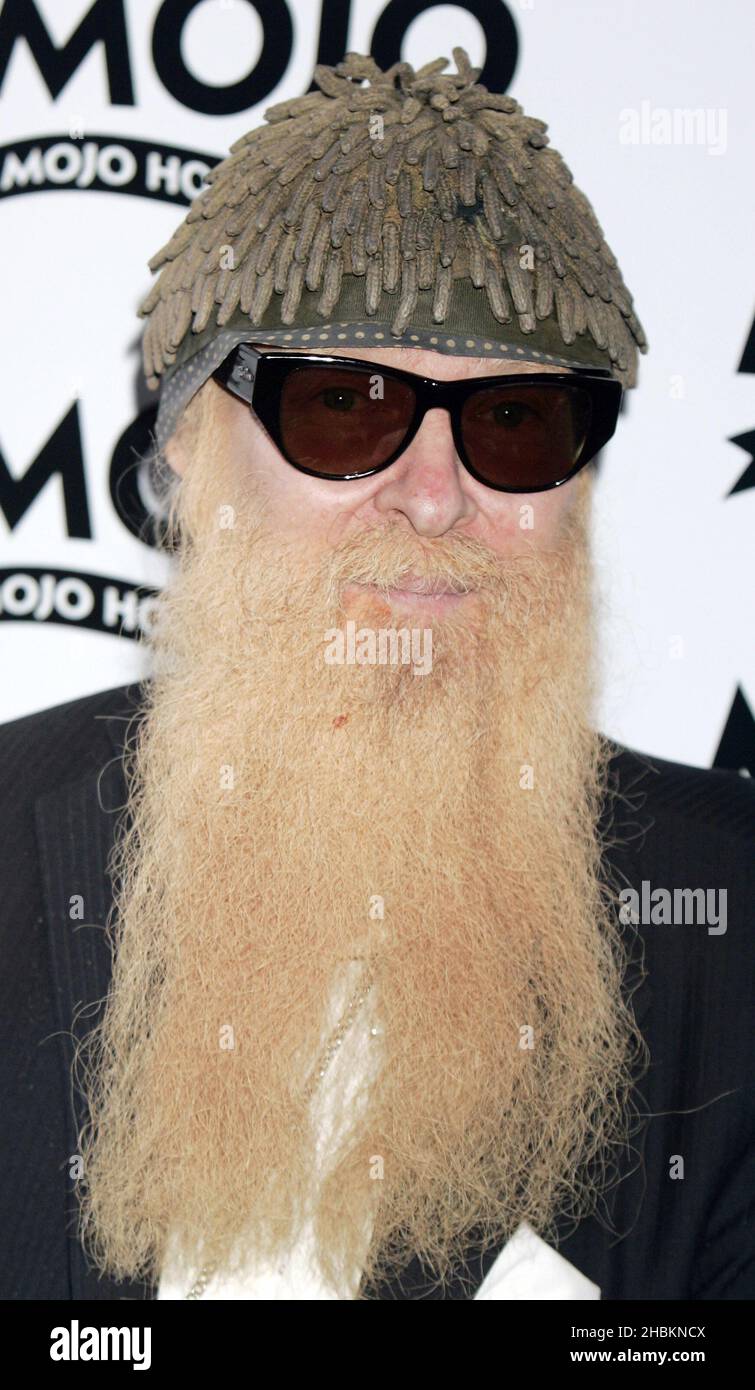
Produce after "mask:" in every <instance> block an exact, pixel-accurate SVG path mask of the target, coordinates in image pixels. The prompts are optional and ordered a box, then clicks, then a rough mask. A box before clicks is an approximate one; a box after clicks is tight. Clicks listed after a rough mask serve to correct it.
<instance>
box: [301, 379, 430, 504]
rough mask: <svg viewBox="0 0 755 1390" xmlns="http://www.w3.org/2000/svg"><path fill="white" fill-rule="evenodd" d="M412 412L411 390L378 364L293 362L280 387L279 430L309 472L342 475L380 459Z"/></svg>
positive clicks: (367, 468) (394, 446) (399, 436)
mask: <svg viewBox="0 0 755 1390" xmlns="http://www.w3.org/2000/svg"><path fill="white" fill-rule="evenodd" d="M413 415H414V392H413V391H412V389H411V387H410V386H406V385H405V384H404V383H403V382H399V381H394V380H393V379H392V378H391V377H388V376H383V375H382V374H381V372H380V369H379V367H372V366H370V367H369V368H367V369H366V370H365V371H363V372H362V371H359V370H358V369H355V368H353V367H343V368H342V367H328V366H324V367H312V366H303V367H299V368H296V369H295V370H294V371H292V372H291V373H290V374H289V375H288V376H287V378H286V380H285V382H284V384H283V388H282V391H281V401H280V430H281V438H282V441H283V446H284V450H285V451H286V452H287V454H288V456H289V458H290V459H291V460H292V461H293V462H294V463H298V464H299V465H300V466H301V467H302V468H309V469H311V471H312V472H313V473H324V474H328V473H329V474H333V475H335V476H336V477H339V478H340V477H348V476H349V474H353V473H367V472H369V471H370V469H372V468H378V467H379V466H380V464H381V463H385V462H386V460H387V459H389V458H390V456H391V454H393V453H395V451H396V449H398V447H399V446H400V444H401V441H402V439H403V438H404V436H405V434H406V432H407V430H408V428H409V425H410V424H411V421H412V417H413Z"/></svg>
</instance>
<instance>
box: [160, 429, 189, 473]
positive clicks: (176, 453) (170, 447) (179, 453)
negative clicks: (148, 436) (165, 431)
mask: <svg viewBox="0 0 755 1390" xmlns="http://www.w3.org/2000/svg"><path fill="white" fill-rule="evenodd" d="M163 453H164V455H165V457H166V459H167V460H168V463H169V464H170V466H171V468H172V469H173V472H174V473H178V475H179V477H181V478H182V477H183V475H184V473H185V471H186V452H185V450H184V449H183V448H182V447H181V442H180V440H179V438H178V436H177V435H175V434H172V435H171V437H170V439H169V440H168V441H167V443H166V445H165V448H164V449H163Z"/></svg>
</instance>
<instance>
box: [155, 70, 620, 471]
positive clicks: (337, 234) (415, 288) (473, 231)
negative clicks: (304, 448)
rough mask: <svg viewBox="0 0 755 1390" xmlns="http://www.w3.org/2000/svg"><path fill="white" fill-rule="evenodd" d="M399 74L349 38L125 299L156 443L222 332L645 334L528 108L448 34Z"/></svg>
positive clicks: (599, 360) (574, 345)
mask: <svg viewBox="0 0 755 1390" xmlns="http://www.w3.org/2000/svg"><path fill="white" fill-rule="evenodd" d="M453 56H454V60H455V63H456V72H451V73H445V72H444V71H443V70H444V69H445V68H446V67H447V66H448V59H447V58H437V59H435V60H434V61H433V62H431V63H426V64H425V65H424V66H423V67H421V68H419V69H418V70H417V71H415V70H414V68H412V67H411V66H410V64H409V63H394V64H393V66H392V67H390V68H388V69H387V70H386V71H385V72H383V71H382V70H381V69H380V68H379V67H378V66H377V64H376V63H375V62H374V60H373V59H372V58H370V57H367V56H364V55H362V54H358V53H348V54H347V55H346V57H345V58H344V60H343V62H341V63H338V64H337V65H336V66H335V67H334V68H330V67H324V66H318V67H316V68H315V82H316V84H317V86H318V88H319V91H316V92H312V93H308V94H307V95H306V96H302V97H296V98H293V99H292V100H290V101H284V102H281V103H279V104H278V105H276V106H271V107H269V108H268V110H267V111H266V112H265V121H266V122H267V124H266V125H262V126H259V127H258V128H256V129H255V130H252V131H249V132H248V134H246V135H243V136H242V137H241V138H240V139H239V140H237V141H236V142H235V143H234V144H233V145H232V146H231V153H230V154H229V155H228V157H227V158H226V159H224V160H222V161H221V163H219V164H218V165H216V166H215V168H213V169H212V170H211V171H210V173H209V174H208V175H207V183H208V187H207V188H206V189H204V190H203V192H202V193H200V194H199V196H198V197H197V198H196V199H195V200H194V202H193V203H192V205H191V208H190V209H189V212H188V213H187V216H186V218H185V219H184V221H183V222H182V223H181V225H180V226H179V227H178V228H177V230H176V232H175V233H174V235H173V236H172V237H171V239H170V240H169V241H168V242H167V243H166V245H165V246H163V247H162V248H161V250H159V251H158V252H157V253H156V254H155V255H154V256H153V257H152V259H151V260H150V262H149V266H150V269H151V270H152V271H158V270H159V271H160V273H159V275H158V276H157V279H156V281H155V283H154V284H153V286H152V289H151V290H150V293H149V294H148V295H147V297H146V299H144V301H143V302H142V304H141V306H140V308H139V313H140V314H141V315H142V316H145V317H146V318H147V320H148V322H147V326H146V329H145V333H144V337H143V344H142V347H143V360H144V372H145V376H146V378H147V384H148V385H149V386H150V387H151V388H152V389H156V388H157V387H158V386H162V390H161V396H160V406H159V410H158V420H157V429H156V433H157V439H158V443H159V444H160V446H161V447H163V446H164V444H165V442H166V440H167V439H168V437H169V436H170V434H171V433H172V431H173V429H174V428H175V426H176V423H177V420H178V417H179V415H180V413H181V411H182V410H183V408H184V406H185V405H186V404H187V402H188V401H189V400H190V399H191V397H192V396H193V395H194V394H195V392H196V391H197V390H198V389H199V387H200V386H201V385H202V384H203V383H204V382H205V381H206V380H207V378H208V377H209V376H210V375H211V373H212V372H213V371H214V370H215V368H216V367H217V366H219V365H220V363H221V362H222V361H223V359H224V358H225V357H226V356H227V355H228V353H229V352H230V351H231V350H232V348H233V347H234V346H236V344H238V343H240V342H245V341H250V342H255V343H263V344H264V343H271V344H276V345H279V346H285V345H287V344H288V345H290V346H293V347H300V346H307V345H309V346H310V347H311V348H312V349H313V350H317V351H326V350H327V349H328V348H329V347H336V346H337V347H344V346H355V345H359V346H362V347H377V346H380V347H412V346H413V347H426V348H430V349H433V350H435V351H438V352H445V353H452V354H454V355H459V356H475V357H485V356H490V357H511V358H512V359H516V358H518V359H519V360H525V361H533V362H535V363H538V362H540V361H541V360H542V361H543V362H548V363H556V364H559V365H562V366H565V367H569V366H596V367H603V368H609V369H611V370H612V371H613V374H614V375H615V376H616V377H617V378H618V379H619V380H620V381H621V382H622V384H623V385H624V386H625V387H632V386H635V385H636V382H637V355H638V350H639V351H640V352H645V351H646V350H647V342H646V339H645V334H644V332H643V329H642V326H641V324H640V322H639V320H638V318H637V316H636V314H635V312H634V308H633V301H632V296H631V295H630V294H629V292H628V290H627V289H626V286H625V285H624V282H623V280H622V277H621V273H620V271H619V268H618V265H617V262H616V259H615V257H614V256H613V254H612V252H611V251H610V249H609V247H608V246H607V244H606V242H605V239H604V237H603V233H602V231H601V228H600V226H599V224H598V222H597V220H596V218H595V214H594V213H593V210H592V207H591V206H590V203H589V202H588V200H587V198H586V197H585V195H584V194H583V193H581V192H580V190H579V189H578V188H576V187H575V185H574V182H573V178H572V174H571V172H570V170H569V169H568V168H567V166H566V164H565V163H564V161H563V160H562V158H561V156H560V155H559V154H557V153H556V151H555V150H553V149H551V148H549V142H548V137H547V135H546V134H545V132H546V130H547V126H546V125H545V123H544V122H543V121H539V120H534V119H533V118H531V117H529V116H525V114H524V112H523V110H522V108H521V106H520V105H519V103H518V102H516V101H515V100H514V99H513V98H512V97H509V96H503V95H497V94H495V93H492V92H489V91H488V90H487V88H486V87H484V86H483V85H482V84H481V83H478V82H477V80H476V79H477V77H478V76H479V73H480V69H479V68H473V67H472V66H471V64H470V62H469V58H468V56H467V54H466V52H465V51H464V49H463V48H454V50H453Z"/></svg>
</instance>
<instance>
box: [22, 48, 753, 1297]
mask: <svg viewBox="0 0 755 1390" xmlns="http://www.w3.org/2000/svg"><path fill="white" fill-rule="evenodd" d="M454 58H455V60H456V64H457V71H456V72H455V73H451V74H450V75H447V74H445V73H444V72H443V69H444V68H445V67H446V66H447V64H446V60H444V59H439V60H437V62H435V63H432V64H428V65H427V66H426V67H425V68H423V69H421V70H420V71H419V72H416V73H415V72H414V71H413V70H412V69H411V68H410V67H409V66H408V65H407V64H397V65H395V66H394V68H392V69H390V70H389V71H388V72H386V73H382V72H381V71H380V70H379V69H378V68H377V66H376V65H375V64H374V63H373V62H372V60H370V59H368V58H365V57H362V56H360V55H354V54H351V55H348V56H347V58H346V60H345V61H344V62H343V63H342V64H339V66H338V67H337V68H336V69H335V70H330V69H318V70H317V73H316V77H317V82H318V85H319V87H320V91H319V92H316V93H313V94H311V95H308V96H306V97H303V98H300V99H298V100H297V101H292V102H286V103H283V104H282V105H281V106H279V107H277V108H273V109H272V110H271V111H269V112H268V113H267V120H268V125H267V126H266V127H263V128H262V129H260V130H258V131H254V132H251V133H250V134H249V135H248V136H245V137H244V138H243V139H241V140H240V141H238V142H237V143H236V145H235V146H234V147H233V153H232V155H231V156H230V157H229V158H228V159H227V160H226V161H224V162H223V164H221V165H220V166H219V167H218V168H217V169H215V170H214V171H213V175H212V178H211V182H210V188H209V189H208V190H207V192H206V193H204V194H203V195H202V196H201V197H200V198H199V199H198V200H197V202H196V203H195V204H194V206H193V207H192V209H191V210H190V212H189V214H188V216H187V218H186V220H185V222H184V223H183V224H182V226H181V227H180V228H179V229H178V231H177V232H176V234H175V236H174V237H173V238H172V239H171V241H170V242H169V243H168V245H167V246H166V247H164V248H163V250H162V251H161V252H160V253H158V255H157V256H156V257H155V258H153V261H152V262H151V264H152V267H153V269H157V268H158V267H159V266H162V267H163V269H162V272H161V274H160V276H159V278H158V280H157V282H156V284H155V286H154V288H153V291H152V292H151V294H150V295H149V296H148V298H147V300H146V301H145V303H144V305H143V306H142V311H143V313H144V314H145V315H147V316H148V319H149V321H148V326H147V331H146V334H145V340H144V354H145V367H146V372H147V375H148V378H149V380H150V382H151V383H152V384H153V385H156V384H158V382H159V381H162V388H163V389H162V393H161V399H160V411H159V415H158V426H157V439H158V444H159V446H160V454H159V458H158V463H160V462H163V461H164V460H167V463H168V464H169V468H170V472H169V474H168V475H167V480H168V484H169V486H168V488H167V492H166V499H165V500H166V512H167V524H166V533H165V534H166V543H167V544H168V546H169V548H170V549H171V550H172V551H173V552H174V554H175V558H176V569H175V573H174V576H173V578H172V580H171V582H170V584H169V585H168V586H167V588H166V590H165V592H164V594H163V595H162V598H161V604H160V612H159V619H158V622H157V624H156V627H155V631H154V633H153V635H152V638H151V657H152V665H151V672H150V679H149V680H147V681H145V682H143V683H141V684H136V685H133V686H129V687H125V688H120V689H117V690H114V691H107V692H104V693H103V694H101V695H98V696H94V697H88V698H86V699H84V700H79V701H74V702H72V703H71V704H69V705H64V706H59V707H57V708H56V709H52V710H49V711H46V712H44V714H43V715H35V716H31V717H30V718H27V719H22V720H17V721H15V722H14V723H12V724H9V725H7V726H6V727H5V729H4V730H3V732H2V738H1V739H0V751H1V753H2V766H3V770H4V776H3V785H4V787H5V789H6V791H5V795H6V798H7V799H6V803H5V805H6V812H5V836H6V844H7V845H8V846H9V853H8V856H7V868H6V871H5V875H4V882H3V904H4V919H5V927H4V929H5V934H6V937H7V941H8V944H7V947H6V960H7V962H8V963H7V965H6V971H5V978H6V980H8V982H9V984H10V987H11V990H12V995H11V997H12V998H13V999H14V1000H15V1001H16V1002H15V1003H14V1006H13V1008H12V1009H10V1010H9V1011H8V1015H7V1016H9V1018H10V1023H11V1027H10V1040H9V1044H8V1046H9V1052H10V1062H9V1063H8V1068H9V1070H8V1074H7V1076H6V1090H7V1100H6V1105H5V1109H6V1114H8V1113H9V1114H10V1117H11V1125H10V1134H11V1139H12V1145H13V1147H12V1150H11V1156H10V1160H9V1162H8V1163H6V1165H5V1168H4V1172H5V1185H4V1186H5V1198H4V1200H5V1203H6V1217H5V1222H4V1230H5V1232H6V1246H7V1253H6V1258H5V1260H4V1279H5V1288H6V1296H7V1297H17V1298H19V1297H20V1298H28V1297H40V1298H41V1297H52V1298H74V1299H77V1298H82V1297H99V1298H118V1297H121V1298H122V1297H132V1298H133V1297H160V1298H180V1299H185V1298H191V1299H197V1298H228V1297H230V1298H248V1299H266V1298H267V1299H275V1298H283V1299H286V1298H289V1299H320V1298H323V1299H327V1298H331V1299H332V1298H335V1299H353V1298H437V1297H441V1298H480V1299H485V1298H492V1299H497V1298H501V1299H510V1298H511V1299H516V1298H527V1297H532V1298H542V1299H546V1298H573V1297H576V1298H597V1297H603V1298H612V1299H626V1298H636V1297H651V1298H659V1299H660V1298H666V1299H667V1298H671V1299H682V1298H694V1299H700V1298H741V1297H746V1296H748V1295H751V1294H752V1293H753V1292H755V1259H754V1258H753V1241H752V1234H753V1232H752V1203H753V1192H754V1190H755V1189H754V1185H753V1175H754V1172H753V1158H752V1153H753V1149H752V1139H753V1131H754V1126H753V1106H754V1104H755V1087H754V1086H753V1081H754V1080H755V1077H754V1076H753V1065H752V1060H751V1050H750V1047H749V1040H750V1037H751V1028H752V1000H753V988H752V986H753V962H754V961H755V951H754V949H753V942H752V935H751V933H750V932H748V917H747V907H748V897H747V889H748V882H747V873H748V870H749V866H750V863H751V856H749V855H748V853H747V851H748V849H750V848H751V844H752V798H751V792H750V788H749V786H748V785H747V784H746V783H745V782H744V781H743V780H742V779H740V778H738V777H737V776H736V775H734V774H729V773H724V772H712V771H705V772H704V771H701V770H698V769H694V768H687V767H682V766H679V765H674V764H670V763H665V762H663V761H661V760H658V759H650V758H647V757H643V756H642V755H640V754H637V753H634V752H631V751H630V750H628V749H622V748H620V747H618V746H617V745H615V744H612V743H611V742H610V741H609V740H607V739H605V738H604V737H602V736H601V735H600V734H599V733H598V732H597V730H596V729H595V723H594V698H595V691H596V652H595V642H594V619H593V606H592V575H591V567H590V560H589V518H590V493H591V487H592V479H591V470H590V469H589V468H588V467H586V465H588V464H589V463H590V462H591V461H592V460H593V459H594V458H595V456H596V454H597V452H598V451H599V449H600V448H601V446H602V445H603V444H604V443H605V442H607V440H608V439H609V438H610V436H611V434H612V433H613V430H614V428H615V426H616V422H617V418H618V411H619V404H620V398H621V386H622V385H624V386H627V387H630V386H632V385H634V384H635V381H636V357H637V351H638V349H643V348H644V346H645V339H644V334H643V332H642V328H641V326H640V324H639V322H638V320H637V318H636V316H635V314H634V310H633V306H632V300H631V297H630V295H629V294H628V292H627V290H626V288H625V287H624V285H623V282H622V280H621V276H620V273H619V271H618V267H617V266H616V262H615V259H614V258H613V256H612V254H611V252H610V251H609V249H608V247H607V246H606V244H605V241H604V240H603V237H602V234H601V232H600V228H599V226H598V224H597V222H596V221H595V218H594V215H593V214H592V211H591V209H590V206H589V204H588V203H587V201H586V199H585V198H584V196H583V195H582V194H581V193H579V192H578V190H576V189H574V187H573V185H572V183H571V179H570V176H569V173H568V170H567V169H566V167H565V166H564V164H563V163H562V161H561V160H560V159H559V157H558V155H556V154H555V152H554V151H552V150H550V149H549V148H548V147H547V139H546V137H545V135H544V133H543V132H544V130H545V127H544V125H543V123H542V122H538V121H532V120H530V119H528V118H527V117H525V116H524V114H523V113H522V111H521V108H520V107H519V106H518V105H517V103H515V102H514V101H512V100H511V99H510V98H507V97H502V96H496V95H494V94H491V93H488V92H486V90H485V89H484V88H483V87H481V86H480V85H479V84H478V83H477V82H476V80H475V79H476V77H477V76H478V75H479V73H478V71H477V70H475V69H472V68H471V67H470V65H469V61H468V59H467V56H466V54H465V53H464V52H463V50H460V49H455V50H454ZM365 81H366V83H367V85H362V84H363V83H364V82H365ZM163 476H165V475H163ZM648 884H649V885H650V887H651V888H652V890H654V891H655V890H660V891H661V894H662V895H663V894H665V895H666V898H668V899H669V901H670V902H671V904H672V906H671V910H670V913H669V914H667V915H664V913H663V912H660V914H659V912H658V910H656V909H657V908H658V905H659V903H660V905H661V907H662V906H663V903H664V902H665V901H666V898H663V897H662V898H661V899H658V898H657V897H656V898H654V899H653V904H654V913H655V915H654V916H653V918H652V921H651V922H648V921H647V920H646V917H645V906H646V900H647V893H645V896H643V885H648ZM684 890H686V895H685V896H684V897H683V898H682V899H681V900H680V901H678V900H677V898H676V897H674V896H673V895H674V893H675V892H677V891H678V892H684ZM690 893H691V894H692V896H691V897H690ZM692 908H694V911H693V910H692ZM680 913H681V915H680ZM106 925H107V927H108V932H107V933H105V931H104V930H103V928H104V927H105V926H106ZM111 945H112V947H113V948H114V960H113V963H112V968H111V960H110V954H109V947H110V946H111ZM61 1056H62V1059H63V1065H62V1067H61ZM14 1066H15V1068H16V1074H15V1075H14V1074H13V1072H12V1068H13V1067H14ZM42 1132H44V1133H45V1136H46V1137H45V1140H44V1142H42V1141H41V1140H40V1138H39V1136H40V1134H41V1133H42Z"/></svg>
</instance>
